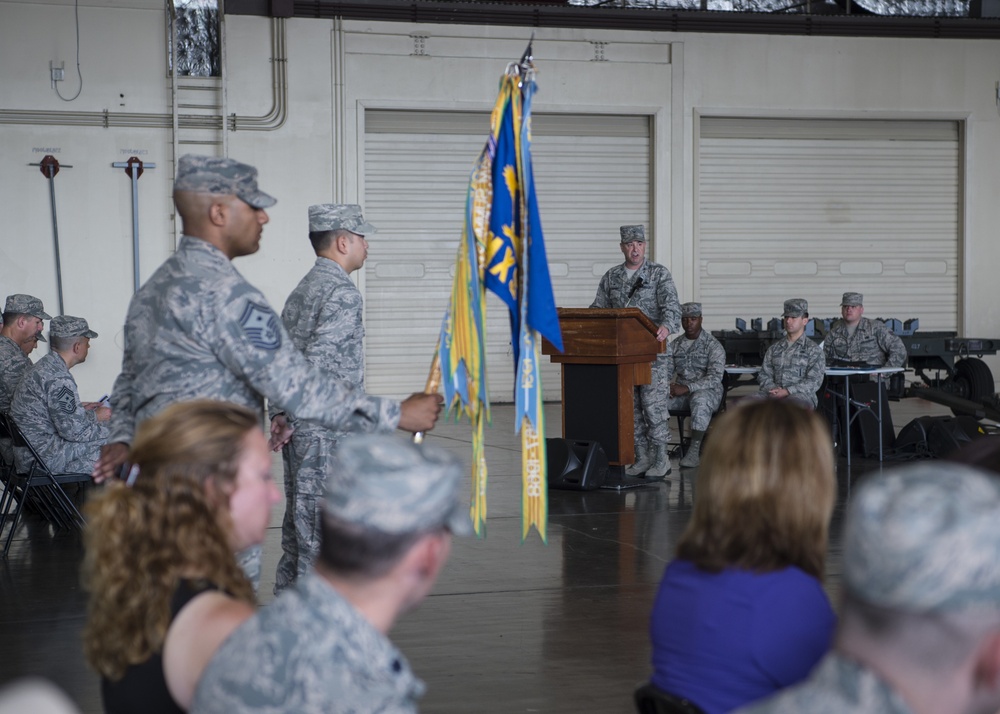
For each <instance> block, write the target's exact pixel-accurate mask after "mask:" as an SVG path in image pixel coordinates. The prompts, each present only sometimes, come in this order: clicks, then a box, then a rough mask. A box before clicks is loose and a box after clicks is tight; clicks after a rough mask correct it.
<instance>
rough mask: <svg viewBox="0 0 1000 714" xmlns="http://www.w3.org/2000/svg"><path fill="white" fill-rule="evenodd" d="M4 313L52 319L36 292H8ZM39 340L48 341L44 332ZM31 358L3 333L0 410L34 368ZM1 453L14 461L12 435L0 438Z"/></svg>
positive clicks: (6, 407)
mask: <svg viewBox="0 0 1000 714" xmlns="http://www.w3.org/2000/svg"><path fill="white" fill-rule="evenodd" d="M3 311H4V315H31V316H32V317H37V318H38V319H39V320H51V319H52V316H51V315H49V314H48V313H46V312H45V309H44V306H43V305H42V301H41V300H39V299H38V298H36V297H34V296H33V295H24V294H23V293H16V294H14V295H8V296H7V301H6V303H5V304H4V310H3ZM37 337H38V341H39V342H45V338H44V337H42V335H41V333H39V334H38V335H37ZM31 364H32V362H31V359H30V358H29V357H28V355H26V354H25V353H24V350H22V349H21V345H19V344H17V342H15V341H14V340H13V339H11V338H10V337H8V336H7V335H0V412H9V411H10V402H11V400H12V399H13V398H14V390H15V389H17V384H18V382H20V381H21V377H23V376H24V373H25V372H27V371H28V370H29V369H30V368H31ZM0 457H2V459H3V463H5V464H11V465H13V463H14V446H13V445H12V444H11V443H10V439H0Z"/></svg>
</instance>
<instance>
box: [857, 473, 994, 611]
mask: <svg viewBox="0 0 1000 714" xmlns="http://www.w3.org/2000/svg"><path fill="white" fill-rule="evenodd" d="M997 513H1000V479H997V478H996V477H995V476H992V475H988V474H985V473H983V472H981V471H978V470H977V469H973V468H971V467H968V466H963V465H961V464H953V463H948V462H932V463H926V464H919V465H916V466H907V467H904V468H901V469H895V470H891V471H888V472H887V473H886V474H884V475H883V476H874V477H872V478H870V479H869V480H868V481H867V482H866V483H865V484H864V486H863V487H862V488H861V490H860V491H859V492H858V494H857V495H856V496H855V497H854V500H853V501H852V503H851V505H850V507H849V510H848V515H847V524H846V526H845V536H844V580H845V584H846V586H847V588H848V589H849V590H850V591H851V592H852V593H854V594H855V595H856V596H857V597H859V598H860V599H862V600H864V601H865V602H868V603H870V604H873V605H878V606H881V607H885V608H888V609H893V610H904V611H910V612H934V611H956V610H962V609H965V608H969V607H976V606H986V607H989V608H990V609H992V610H998V611H1000V518H998V517H997Z"/></svg>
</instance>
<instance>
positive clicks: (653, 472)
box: [646, 444, 670, 481]
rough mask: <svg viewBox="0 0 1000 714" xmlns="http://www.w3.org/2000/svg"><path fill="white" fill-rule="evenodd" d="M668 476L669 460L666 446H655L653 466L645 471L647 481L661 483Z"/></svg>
mask: <svg viewBox="0 0 1000 714" xmlns="http://www.w3.org/2000/svg"><path fill="white" fill-rule="evenodd" d="M669 475H670V458H669V457H668V456H667V445H666V444H657V445H656V452H655V454H654V456H653V465H652V466H650V467H649V470H648V471H646V480H647V481H662V480H663V479H664V478H666V477H667V476H669Z"/></svg>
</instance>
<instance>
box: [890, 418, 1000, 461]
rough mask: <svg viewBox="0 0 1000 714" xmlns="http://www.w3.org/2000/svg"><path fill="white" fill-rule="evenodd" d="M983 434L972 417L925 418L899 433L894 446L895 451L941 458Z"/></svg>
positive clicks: (918, 419)
mask: <svg viewBox="0 0 1000 714" xmlns="http://www.w3.org/2000/svg"><path fill="white" fill-rule="evenodd" d="M984 435H985V432H984V431H983V428H982V427H981V426H980V425H979V422H978V421H976V419H975V418H974V417H970V416H957V417H948V416H937V417H931V416H924V417H917V418H916V419H914V420H913V421H911V422H910V423H909V424H907V425H906V426H904V427H903V428H902V429H901V430H900V432H899V436H897V437H896V444H895V447H896V451H897V452H906V453H909V452H913V453H918V454H920V453H925V454H929V455H931V456H934V457H937V458H939V459H940V458H944V457H946V456H950V455H951V454H952V453H953V452H954V451H955V450H957V449H959V448H961V447H963V446H965V445H966V444H968V443H969V442H970V441H972V440H973V439H978V438H979V437H981V436H984Z"/></svg>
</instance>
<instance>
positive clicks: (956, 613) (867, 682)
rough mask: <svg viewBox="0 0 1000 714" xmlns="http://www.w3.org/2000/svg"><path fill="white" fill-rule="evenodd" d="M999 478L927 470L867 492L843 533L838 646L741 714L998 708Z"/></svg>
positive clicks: (902, 474)
mask: <svg viewBox="0 0 1000 714" xmlns="http://www.w3.org/2000/svg"><path fill="white" fill-rule="evenodd" d="M998 512H1000V481H998V480H997V479H996V477H995V476H994V475H992V474H986V473H983V472H981V471H978V470H976V469H972V468H970V467H968V466H962V465H959V464H953V463H948V462H941V461H935V462H928V463H923V464H920V465H918V466H908V467H905V468H902V469H897V470H895V471H889V472H887V473H886V474H885V475H882V476H879V475H874V476H872V477H871V478H870V479H869V480H867V481H866V482H865V483H864V485H863V486H862V487H861V489H860V491H859V492H858V494H857V495H856V496H855V497H854V499H853V501H852V502H851V504H850V506H849V510H848V516H847V523H846V525H845V528H844V533H845V535H844V593H843V604H842V607H841V615H840V623H839V626H838V631H837V636H836V640H835V643H834V646H833V649H832V650H831V652H830V653H829V654H827V655H826V657H825V658H824V659H822V660H821V661H820V663H819V664H818V665H817V666H816V668H815V669H814V670H813V673H812V675H811V676H810V677H809V679H808V680H806V681H805V682H804V683H802V684H800V685H797V686H795V687H792V688H791V689H787V690H785V691H784V692H780V693H778V694H776V695H775V696H774V697H772V698H769V699H765V700H764V701H763V702H760V703H758V704H757V705H754V706H751V707H749V708H747V709H743V710H740V711H741V712H742V714H792V713H793V712H796V713H797V712H810V713H811V714H848V713H849V714H973V713H981V714H986V713H993V712H996V711H997V710H1000V519H998V518H997V516H996V514H997V513H998Z"/></svg>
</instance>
